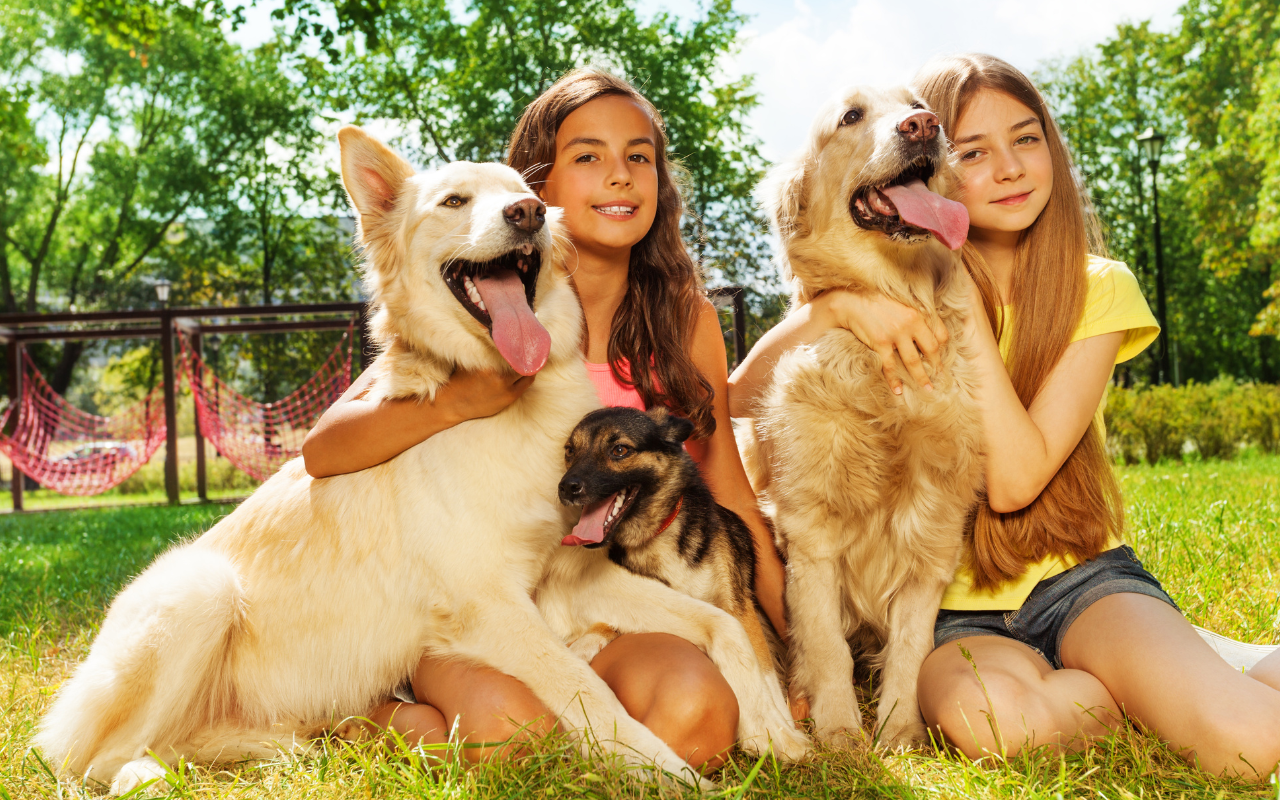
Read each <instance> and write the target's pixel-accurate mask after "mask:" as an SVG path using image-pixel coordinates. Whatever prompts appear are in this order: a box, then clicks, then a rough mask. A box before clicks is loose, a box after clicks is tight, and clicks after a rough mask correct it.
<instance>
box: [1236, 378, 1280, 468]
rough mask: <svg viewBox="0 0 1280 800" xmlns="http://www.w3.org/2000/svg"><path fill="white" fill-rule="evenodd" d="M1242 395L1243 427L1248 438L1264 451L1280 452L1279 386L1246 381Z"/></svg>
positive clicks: (1242, 388)
mask: <svg viewBox="0 0 1280 800" xmlns="http://www.w3.org/2000/svg"><path fill="white" fill-rule="evenodd" d="M1240 389H1241V393H1242V395H1243V397H1244V429H1245V433H1246V435H1247V436H1248V438H1249V440H1250V441H1251V442H1253V443H1254V444H1256V445H1258V447H1259V448H1260V449H1261V450H1262V451H1263V452H1264V453H1276V452H1280V386H1271V385H1269V384H1265V383H1247V384H1244V385H1243V386H1241V387H1240Z"/></svg>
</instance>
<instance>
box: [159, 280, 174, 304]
mask: <svg viewBox="0 0 1280 800" xmlns="http://www.w3.org/2000/svg"><path fill="white" fill-rule="evenodd" d="M172 286H173V284H172V283H170V282H169V280H168V279H167V278H161V279H160V280H158V281H156V299H157V300H159V301H160V305H162V306H167V305H169V289H170V287H172Z"/></svg>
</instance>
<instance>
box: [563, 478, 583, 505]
mask: <svg viewBox="0 0 1280 800" xmlns="http://www.w3.org/2000/svg"><path fill="white" fill-rule="evenodd" d="M585 491H586V487H585V486H584V485H583V483H582V480H581V479H580V478H565V479H564V480H562V481H560V499H561V500H566V501H567V500H577V499H578V498H580V497H582V493H583V492H585Z"/></svg>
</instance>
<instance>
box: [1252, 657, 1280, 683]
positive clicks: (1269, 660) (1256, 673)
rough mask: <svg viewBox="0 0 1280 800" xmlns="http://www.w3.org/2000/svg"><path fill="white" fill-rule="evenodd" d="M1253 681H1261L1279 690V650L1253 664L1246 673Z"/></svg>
mask: <svg viewBox="0 0 1280 800" xmlns="http://www.w3.org/2000/svg"><path fill="white" fill-rule="evenodd" d="M1245 674H1246V675H1248V676H1249V677H1250V678H1253V679H1254V680H1255V681H1261V682H1262V683H1265V684H1266V685H1268V686H1270V687H1271V688H1272V689H1275V690H1276V691H1280V650H1277V651H1275V652H1274V653H1272V654H1271V655H1269V656H1267V657H1266V658H1264V659H1262V660H1261V661H1259V662H1258V663H1257V664H1254V665H1253V669H1251V670H1249V671H1248V672H1247V673H1245Z"/></svg>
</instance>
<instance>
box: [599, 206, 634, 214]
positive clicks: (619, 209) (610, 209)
mask: <svg viewBox="0 0 1280 800" xmlns="http://www.w3.org/2000/svg"><path fill="white" fill-rule="evenodd" d="M600 210H601V211H603V212H604V213H606V214H617V215H629V214H631V212H632V209H631V208H630V207H629V206H603V207H602V208H601V209H600Z"/></svg>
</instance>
